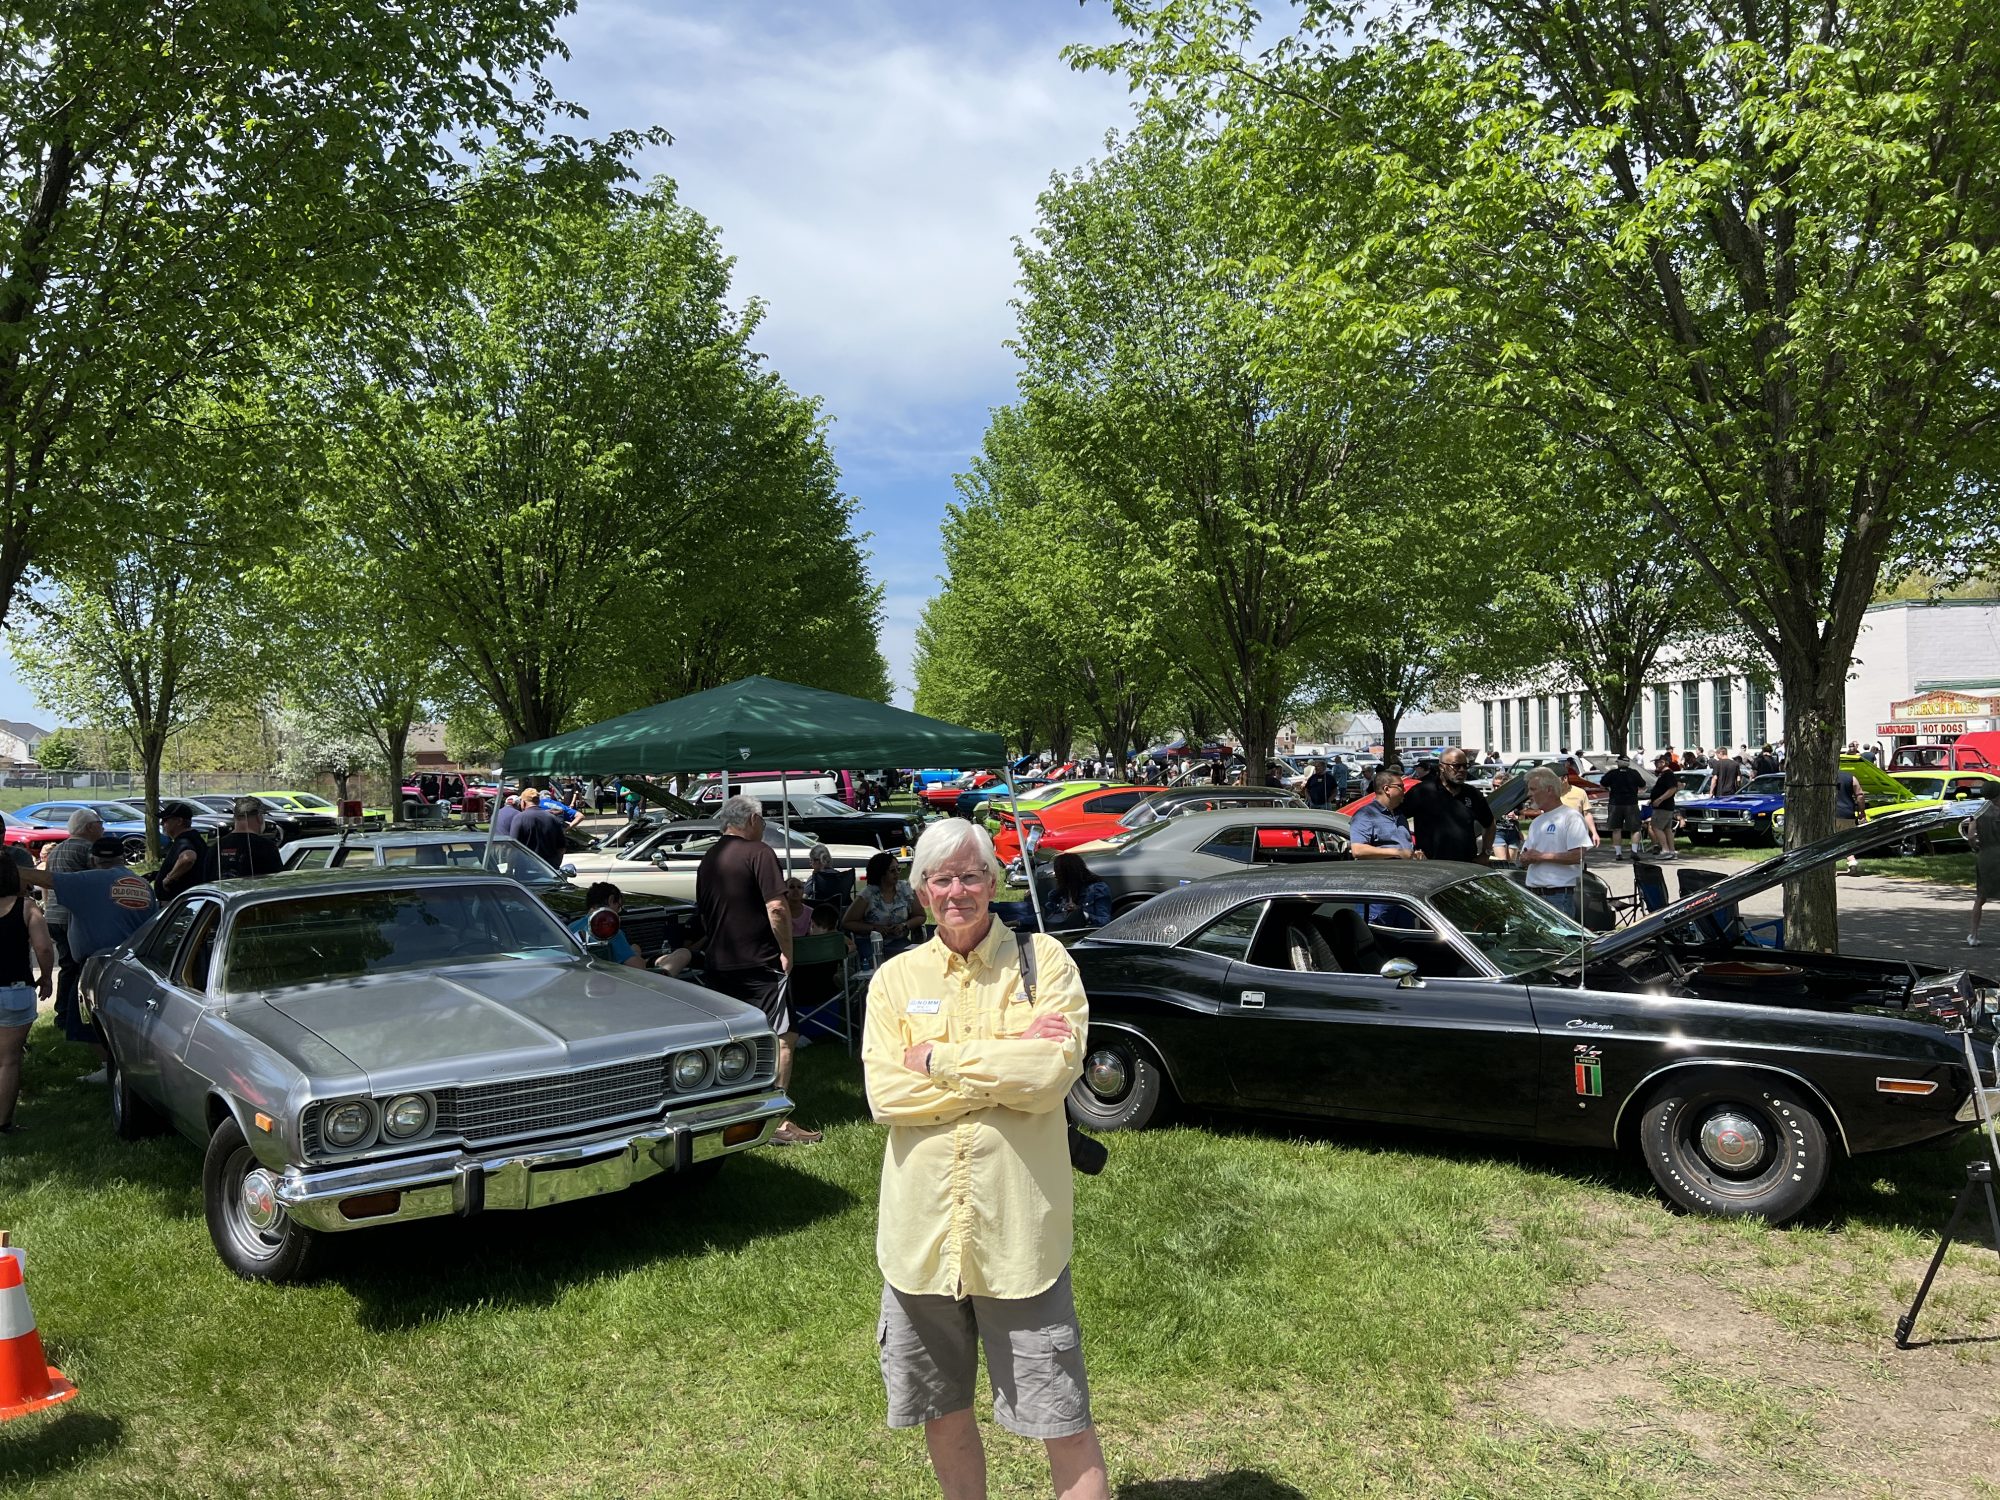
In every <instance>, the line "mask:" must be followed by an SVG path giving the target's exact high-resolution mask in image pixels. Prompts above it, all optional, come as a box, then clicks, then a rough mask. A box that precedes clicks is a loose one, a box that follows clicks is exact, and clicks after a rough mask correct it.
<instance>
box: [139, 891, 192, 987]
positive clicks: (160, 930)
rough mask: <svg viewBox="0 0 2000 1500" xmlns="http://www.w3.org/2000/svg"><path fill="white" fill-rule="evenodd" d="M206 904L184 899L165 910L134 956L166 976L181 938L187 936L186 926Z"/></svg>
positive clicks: (190, 923)
mask: <svg viewBox="0 0 2000 1500" xmlns="http://www.w3.org/2000/svg"><path fill="white" fill-rule="evenodd" d="M206 904H207V903H205V902H195V901H184V902H182V903H181V904H180V905H179V906H177V907H175V908H173V909H172V910H171V911H169V912H167V913H166V915H164V916H162V917H161V918H160V919H159V920H158V921H157V922H155V923H154V924H153V930H152V931H151V932H149V933H147V934H146V938H145V941H144V942H143V943H141V944H140V945H139V948H138V951H137V953H136V954H135V955H134V956H135V957H136V958H137V959H138V960H139V962H140V963H142V964H144V965H145V966H146V967H147V968H148V969H150V970H152V971H153V972H154V973H155V974H158V975H159V976H160V977H161V978H162V979H164V978H166V976H167V971H168V969H169V968H170V967H171V966H172V964H173V958H174V953H175V951H176V950H177V949H178V948H179V947H180V944H181V939H182V938H184V937H186V936H187V931H188V928H189V927H191V926H192V925H193V924H194V919H195V917H196V916H197V915H198V914H199V911H200V908H201V907H202V906H203V905H206Z"/></svg>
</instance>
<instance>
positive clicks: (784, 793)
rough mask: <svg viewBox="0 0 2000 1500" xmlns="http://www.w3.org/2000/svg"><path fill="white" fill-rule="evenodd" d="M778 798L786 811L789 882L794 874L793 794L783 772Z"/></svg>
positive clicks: (786, 873)
mask: <svg viewBox="0 0 2000 1500" xmlns="http://www.w3.org/2000/svg"><path fill="white" fill-rule="evenodd" d="M778 797H779V806H780V807H782V808H783V809H784V818H785V878H786V879H787V880H789V879H790V878H791V874H792V793H791V787H790V785H789V783H788V782H787V781H786V778H785V773H784V772H783V771H780V772H779V773H778Z"/></svg>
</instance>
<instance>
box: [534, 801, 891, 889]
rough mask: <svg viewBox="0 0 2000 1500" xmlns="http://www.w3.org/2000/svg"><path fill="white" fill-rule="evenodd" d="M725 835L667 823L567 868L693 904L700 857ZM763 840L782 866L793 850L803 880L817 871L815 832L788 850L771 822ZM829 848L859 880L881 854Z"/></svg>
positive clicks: (705, 825) (868, 848) (701, 822)
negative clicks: (814, 863)
mask: <svg viewBox="0 0 2000 1500" xmlns="http://www.w3.org/2000/svg"><path fill="white" fill-rule="evenodd" d="M721 837H722V825H721V824H719V823H717V822H716V821H714V820H713V819H712V818H696V819H690V820H689V821H687V822H683V823H668V824H665V825H664V826H662V827H660V828H658V829H656V830H654V831H653V832H651V833H649V834H647V835H646V836H645V837H644V838H642V839H640V840H639V841H638V842H637V843H635V844H633V845H632V846H631V847H630V848H626V849H618V850H595V851H592V852H591V853H588V854H575V855H572V856H571V857H570V858H569V860H568V861H567V863H566V864H565V866H564V868H565V870H566V871H574V874H572V875H571V877H570V878H571V879H573V880H575V881H576V882H578V883H579V884H582V885H588V884H589V883H590V882H591V881H593V880H609V881H611V882H612V883H613V884H615V885H616V886H617V887H618V888H619V889H620V890H621V891H624V892H626V893H627V894H628V895H629V894H632V893H634V892H644V893H645V894H646V895H649V896H674V897H678V898H679V899H681V900H683V901H692V900H694V877H695V870H696V868H697V867H698V866H699V865H700V864H701V857H702V856H703V855H704V854H706V853H708V851H709V850H710V849H712V848H713V847H714V846H715V841H716V840H717V839H719V838H721ZM764 842H765V843H767V844H769V845H770V846H771V848H772V850H773V851H774V852H775V853H776V854H777V856H778V864H779V866H780V867H781V868H782V867H784V865H785V864H786V853H787V850H788V848H789V852H790V855H791V859H790V865H791V873H792V874H794V875H797V876H799V877H800V878H801V879H803V878H805V877H806V876H807V875H809V874H811V873H812V851H813V849H814V848H815V847H818V846H820V840H818V839H816V838H814V837H813V836H812V835H811V834H809V833H803V832H801V831H799V830H798V829H793V830H792V837H791V843H790V845H789V846H788V845H787V844H786V842H785V830H784V829H783V827H782V826H780V825H779V824H778V823H777V822H775V821H767V822H766V823H765V824H764ZM824 847H825V848H827V849H829V850H831V851H832V853H833V863H834V868H835V869H839V870H852V871H854V872H855V878H856V880H857V881H858V880H859V879H860V877H861V872H862V871H863V870H865V869H866V868H867V866H868V861H869V860H871V859H873V858H874V857H875V856H876V855H877V854H880V853H881V852H882V851H881V850H879V849H877V848H876V847H875V846H874V845H872V844H826V845H825V846H824Z"/></svg>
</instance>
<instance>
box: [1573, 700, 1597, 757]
mask: <svg viewBox="0 0 2000 1500" xmlns="http://www.w3.org/2000/svg"><path fill="white" fill-rule="evenodd" d="M1596 727H1597V705H1596V704H1594V703H1592V702H1591V701H1590V696H1589V695H1588V694H1587V693H1578V694H1577V697H1576V728H1577V739H1576V748H1577V749H1579V750H1595V749H1596V748H1597V745H1596V743H1595V741H1596V739H1597V735H1596V732H1595V731H1596Z"/></svg>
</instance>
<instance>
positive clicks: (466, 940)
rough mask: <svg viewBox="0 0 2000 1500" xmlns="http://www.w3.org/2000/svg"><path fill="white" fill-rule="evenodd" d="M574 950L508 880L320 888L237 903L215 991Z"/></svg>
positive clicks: (544, 909)
mask: <svg viewBox="0 0 2000 1500" xmlns="http://www.w3.org/2000/svg"><path fill="white" fill-rule="evenodd" d="M576 951H577V950H576V947H575V944H574V943H573V942H571V940H570V937H569V934H568V933H567V932H565V931H564V930H563V927H562V924H561V923H559V922H557V921H556V919H555V918H554V917H553V916H552V915H551V914H550V913H549V910H548V908H547V907H545V906H543V905H542V904H541V903H540V902H538V901H536V900H535V899H534V898H533V897H532V896H530V895H529V894H528V893H527V892H526V891H524V890H521V889H519V888H517V887H513V886H508V885H502V884H498V883H495V882H478V883H475V884H471V885H460V886H445V887H441V888H436V889H431V890H421V889H415V890H412V889H404V890H365V891H327V892H321V893H318V894H315V895H310V896H296V897H292V898H289V899H282V900H275V901H260V902H258V903H257V904H256V905H254V906H250V907H247V908H245V909H244V911H243V913H242V914H241V915H240V916H238V917H237V919H236V924H235V927H234V928H233V929H232V930H231V932H230V936H229V951H228V956H227V959H226V961H225V963H224V968H223V989H224V991H225V993H228V994H232V995H242V994H249V993H252V992H254V991H258V990H275V989H289V988H291V987H292V986H294V985H302V984H319V983H322V982H324V981H326V980H334V979H340V980H351V979H360V978H363V977H365V976H368V975H371V974H388V973H394V972H399V971H408V970H413V969H427V968H435V967H439V966H441V965H445V964H461V963H471V962H477V961H481V960H490V959H507V958H513V959H523V958H554V957H565V958H571V957H575V956H576Z"/></svg>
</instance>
